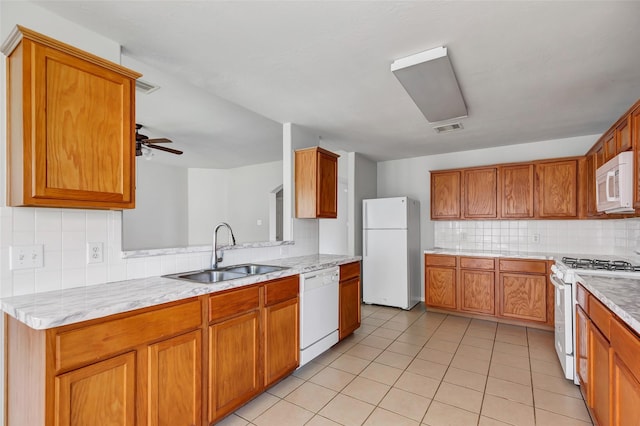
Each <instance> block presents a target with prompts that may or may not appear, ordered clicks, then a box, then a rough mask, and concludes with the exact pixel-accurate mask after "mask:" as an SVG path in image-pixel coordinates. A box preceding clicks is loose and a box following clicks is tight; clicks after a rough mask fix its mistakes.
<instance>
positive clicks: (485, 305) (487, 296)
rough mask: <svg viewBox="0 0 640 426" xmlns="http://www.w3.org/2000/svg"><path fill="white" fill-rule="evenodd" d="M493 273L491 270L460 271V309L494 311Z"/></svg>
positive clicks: (491, 313)
mask: <svg viewBox="0 0 640 426" xmlns="http://www.w3.org/2000/svg"><path fill="white" fill-rule="evenodd" d="M495 281H496V277H495V273H494V272H493V271H475V270H469V269H462V270H461V271H460V309H461V310H463V311H468V312H477V313H480V314H489V315H493V314H494V313H495Z"/></svg>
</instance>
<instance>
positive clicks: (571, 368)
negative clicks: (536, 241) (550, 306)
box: [550, 256, 640, 384]
mask: <svg viewBox="0 0 640 426" xmlns="http://www.w3.org/2000/svg"><path fill="white" fill-rule="evenodd" d="M581 275H583V276H589V275H601V276H612V277H613V276H619V277H631V278H637V279H640V266H639V265H634V264H633V263H631V262H630V261H629V260H628V259H622V258H619V257H613V256H598V258H597V259H594V258H586V257H563V258H562V260H556V262H555V265H553V266H552V267H551V277H550V278H551V283H552V284H553V286H554V287H555V309H554V316H555V346H556V352H557V353H558V358H559V359H560V364H562V370H563V371H564V374H565V377H566V378H567V379H569V380H573V382H574V383H576V384H578V377H577V375H576V374H575V358H574V351H575V347H576V341H575V335H576V333H575V312H576V287H577V286H576V283H577V282H578V281H579V280H580V276H581Z"/></svg>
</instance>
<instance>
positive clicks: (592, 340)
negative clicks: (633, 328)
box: [589, 322, 609, 426]
mask: <svg viewBox="0 0 640 426" xmlns="http://www.w3.org/2000/svg"><path fill="white" fill-rule="evenodd" d="M589 397H590V400H589V406H590V408H591V412H592V413H593V416H594V417H595V420H596V422H597V424H598V425H600V426H606V425H608V424H609V341H608V340H607V338H606V337H605V336H604V334H602V332H601V331H600V330H598V328H597V327H596V326H595V325H594V323H593V322H589Z"/></svg>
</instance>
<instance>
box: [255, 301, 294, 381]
mask: <svg viewBox="0 0 640 426" xmlns="http://www.w3.org/2000/svg"><path fill="white" fill-rule="evenodd" d="M299 311H300V304H299V302H298V298H297V297H296V298H294V299H289V300H285V301H284V302H280V303H277V304H275V305H271V306H267V307H265V309H264V384H265V386H269V385H270V384H272V383H274V382H275V381H277V380H279V379H281V378H282V377H284V376H286V375H287V374H289V373H290V372H292V371H293V370H295V369H296V368H297V367H298V365H299V360H300V342H299V340H298V339H299V336H300V315H299Z"/></svg>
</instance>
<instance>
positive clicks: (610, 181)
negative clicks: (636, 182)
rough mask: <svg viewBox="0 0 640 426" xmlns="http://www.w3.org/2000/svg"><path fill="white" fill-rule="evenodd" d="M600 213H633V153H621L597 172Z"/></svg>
mask: <svg viewBox="0 0 640 426" xmlns="http://www.w3.org/2000/svg"><path fill="white" fill-rule="evenodd" d="M596 201H597V209H598V211H599V212H605V213H633V212H635V210H634V208H633V152H630V151H627V152H621V153H620V154H618V155H616V156H615V157H613V158H612V159H611V160H609V161H607V162H606V163H604V164H603V165H602V166H600V167H598V170H596Z"/></svg>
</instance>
